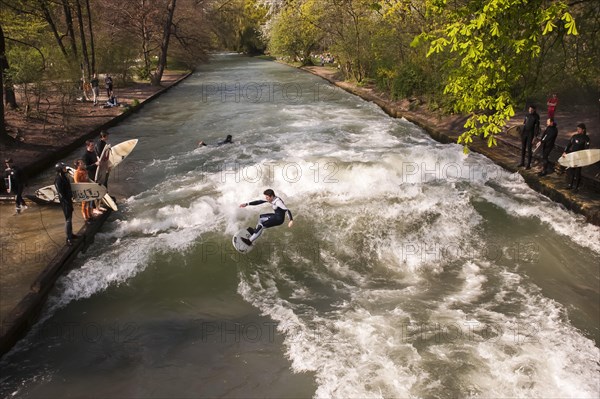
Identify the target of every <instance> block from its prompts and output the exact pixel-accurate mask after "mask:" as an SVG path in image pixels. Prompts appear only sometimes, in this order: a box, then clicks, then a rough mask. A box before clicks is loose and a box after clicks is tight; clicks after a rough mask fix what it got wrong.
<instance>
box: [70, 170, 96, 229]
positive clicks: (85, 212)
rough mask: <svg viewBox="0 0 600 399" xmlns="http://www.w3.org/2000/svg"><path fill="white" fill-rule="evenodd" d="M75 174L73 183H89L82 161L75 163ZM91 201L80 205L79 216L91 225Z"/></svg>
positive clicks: (92, 217)
mask: <svg viewBox="0 0 600 399" xmlns="http://www.w3.org/2000/svg"><path fill="white" fill-rule="evenodd" d="M75 168H76V170H75V173H74V174H73V180H74V181H75V183H87V182H89V181H90V178H89V176H88V173H87V170H85V164H84V163H83V160H82V159H78V160H77V161H75ZM92 203H93V201H83V202H82V203H81V215H82V216H83V219H84V220H85V222H86V223H88V224H89V223H91V222H92V220H93V219H94V214H93V210H94V209H93V206H92Z"/></svg>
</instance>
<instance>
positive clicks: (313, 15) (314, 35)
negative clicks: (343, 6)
mask: <svg viewBox="0 0 600 399" xmlns="http://www.w3.org/2000/svg"><path fill="white" fill-rule="evenodd" d="M322 11H323V9H322V8H321V7H320V4H319V2H318V1H315V0H304V1H292V2H289V3H288V4H286V5H285V6H284V7H283V9H282V10H281V11H280V12H279V14H278V15H277V16H276V17H275V19H274V22H273V25H272V27H271V39H270V41H269V51H270V52H271V53H273V54H276V55H280V56H288V57H291V58H292V59H293V60H294V61H301V62H302V65H312V60H311V53H312V52H313V51H314V50H316V49H317V48H318V47H319V46H320V43H321V40H322V39H323V37H324V35H325V32H324V31H323V30H322V29H321V28H319V27H318V25H319V19H320V18H321V16H322Z"/></svg>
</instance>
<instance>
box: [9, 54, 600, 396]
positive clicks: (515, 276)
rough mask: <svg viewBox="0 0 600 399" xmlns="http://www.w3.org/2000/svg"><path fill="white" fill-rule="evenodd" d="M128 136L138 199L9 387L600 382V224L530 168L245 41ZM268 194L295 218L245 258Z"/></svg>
mask: <svg viewBox="0 0 600 399" xmlns="http://www.w3.org/2000/svg"><path fill="white" fill-rule="evenodd" d="M111 132H112V134H111V141H112V142H113V143H117V142H120V141H122V140H125V139H129V138H138V139H140V142H139V144H138V146H137V147H136V149H135V150H134V152H133V153H132V154H131V155H130V156H129V157H128V158H127V159H126V160H125V161H124V162H123V163H122V164H121V165H120V166H119V168H118V169H117V170H116V171H114V172H113V175H112V177H111V182H110V184H109V188H110V189H111V191H112V192H113V193H116V194H117V195H118V196H119V197H122V198H124V200H123V201H121V204H122V205H121V210H120V211H119V212H118V213H116V214H114V215H113V217H112V218H111V219H110V222H109V223H107V224H106V225H105V226H104V228H103V230H102V233H101V234H100V235H98V236H97V237H96V241H95V243H94V245H93V247H92V248H91V249H90V250H89V251H88V252H87V253H86V254H84V255H81V256H80V257H79V259H78V263H79V264H80V267H79V268H76V269H73V270H71V271H70V272H69V273H68V274H66V275H65V276H63V277H62V278H61V279H60V280H59V282H58V284H57V286H56V289H55V290H54V292H53V293H52V295H51V297H50V299H49V301H48V304H47V306H46V308H45V310H44V313H43V316H42V320H41V321H40V322H39V323H38V324H37V325H36V327H35V328H34V329H33V330H32V331H31V332H30V333H29V335H28V336H27V337H26V338H25V339H24V340H23V341H21V342H20V343H19V344H18V346H17V347H16V348H15V349H14V350H13V351H12V352H11V353H10V354H9V355H7V356H5V357H4V358H3V359H2V363H0V367H1V368H2V373H1V377H0V378H1V380H0V381H1V388H0V394H2V396H4V397H19V398H20V397H31V398H36V397H87V396H94V397H140V398H141V397H143V398H152V397H206V396H211V397H215V396H219V397H319V398H324V397H339V398H342V397H344V398H351V397H354V398H365V397H385V398H391V397H394V398H396V397H464V396H485V397H578V398H581V397H598V395H599V393H600V387H599V378H598V377H599V371H600V369H599V357H600V351H599V349H598V344H599V343H600V327H599V323H600V305H599V302H600V287H599V284H600V276H599V269H598V265H599V264H600V229H599V228H598V227H595V226H592V225H589V224H586V223H585V222H584V220H583V219H582V218H581V217H579V216H576V215H574V214H573V213H571V212H568V211H566V210H565V209H564V208H563V207H561V206H560V205H557V204H556V203H553V202H552V201H550V200H548V199H547V198H545V197H544V196H542V195H540V194H538V193H536V192H535V191H533V190H531V189H529V188H528V186H527V185H526V184H525V183H524V182H523V180H522V179H521V178H520V176H519V175H516V174H511V173H509V172H507V171H505V170H502V169H501V168H499V167H497V166H496V165H495V164H493V163H492V162H490V161H489V160H488V159H486V158H485V157H482V156H480V155H477V154H470V155H468V156H467V155H464V154H463V152H462V148H461V147H460V146H457V145H444V144H439V143H437V142H435V141H433V140H432V139H431V138H429V136H428V135H427V134H426V133H424V132H423V131H422V130H421V129H420V128H418V127H416V126H414V125H412V124H411V123H408V122H406V121H404V120H399V119H393V118H390V117H388V116H387V115H385V114H384V113H383V112H382V111H381V110H380V109H379V108H377V107H376V106H375V105H373V104H371V103H368V102H365V101H363V100H361V99H359V98H356V97H354V96H351V95H349V94H346V93H344V92H341V91H339V90H336V89H334V88H333V87H331V86H329V85H328V84H326V83H325V82H324V81H323V80H321V79H319V78H317V77H314V76H312V75H309V74H306V73H304V72H300V71H297V70H295V69H293V68H289V67H286V66H282V65H278V64H276V63H272V62H267V61H261V60H254V59H249V58H244V57H240V56H237V55H221V56H218V57H215V59H214V60H213V62H212V63H211V64H209V65H207V66H204V67H203V68H201V69H200V70H199V71H198V72H197V73H195V74H194V75H193V76H192V77H190V78H189V79H187V80H186V81H185V82H183V83H182V84H181V85H179V86H177V87H175V88H173V89H172V90H171V91H169V92H168V93H166V94H165V95H163V96H161V97H160V98H159V99H157V100H156V101H154V102H153V103H151V104H149V105H147V106H146V107H144V108H143V109H142V110H141V111H140V112H139V113H137V114H136V115H134V116H133V117H131V118H129V119H128V120H127V121H126V122H125V123H123V124H122V125H120V126H118V127H116V128H114V129H111ZM227 134H231V135H232V136H233V139H234V141H235V143H234V144H231V145H223V146H216V145H212V144H214V143H216V142H218V141H219V140H222V139H223V138H224V137H225V136H226V135H227ZM199 140H204V141H205V142H207V143H208V144H209V145H208V146H206V147H201V148H198V147H197V142H198V141H199ZM266 188H273V189H274V190H275V192H276V193H277V194H278V195H279V196H281V198H282V199H283V200H284V201H285V203H286V205H287V206H288V207H289V208H290V209H291V210H292V212H293V214H294V220H295V225H294V226H293V228H291V229H290V228H288V227H287V226H286V225H283V226H280V227H277V228H272V229H269V230H267V231H266V232H265V233H264V234H263V236H262V237H261V238H260V240H259V241H257V243H256V248H255V249H254V251H253V252H251V253H250V254H248V255H239V254H238V253H236V252H235V251H234V250H233V248H232V245H231V236H232V235H233V234H234V233H235V232H236V231H237V230H239V229H240V228H244V227H247V226H253V225H254V224H255V222H256V219H257V216H258V214H259V213H266V212H269V211H270V208H269V207H268V206H264V205H263V206H257V207H247V208H243V209H242V208H239V207H238V205H239V204H240V203H242V202H247V201H250V200H255V199H262V198H263V195H262V192H263V191H264V190H265V189H266Z"/></svg>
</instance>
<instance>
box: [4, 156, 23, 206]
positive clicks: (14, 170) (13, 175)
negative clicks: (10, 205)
mask: <svg viewBox="0 0 600 399" xmlns="http://www.w3.org/2000/svg"><path fill="white" fill-rule="evenodd" d="M4 164H5V165H6V170H5V171H4V178H5V179H6V191H7V192H8V193H11V192H13V193H14V194H15V206H16V213H17V214H19V213H21V211H24V210H25V209H27V205H25V200H23V189H25V182H24V179H23V173H21V169H20V168H18V167H16V166H15V165H14V164H13V160H12V159H11V158H8V159H5V160H4Z"/></svg>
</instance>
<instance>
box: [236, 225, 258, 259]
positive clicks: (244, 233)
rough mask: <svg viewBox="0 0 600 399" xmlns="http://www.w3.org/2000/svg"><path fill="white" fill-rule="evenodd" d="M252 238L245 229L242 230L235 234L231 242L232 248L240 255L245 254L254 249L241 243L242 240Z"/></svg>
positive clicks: (252, 246)
mask: <svg viewBox="0 0 600 399" xmlns="http://www.w3.org/2000/svg"><path fill="white" fill-rule="evenodd" d="M251 236H252V234H250V232H249V231H248V230H247V229H242V230H240V231H238V232H237V233H235V235H234V236H233V238H232V240H231V242H232V243H233V247H234V248H235V249H236V251H238V252H239V253H242V254H247V253H248V252H250V251H252V250H253V249H254V245H248V244H246V243H245V242H243V241H242V238H246V239H249V238H250V237H251Z"/></svg>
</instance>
